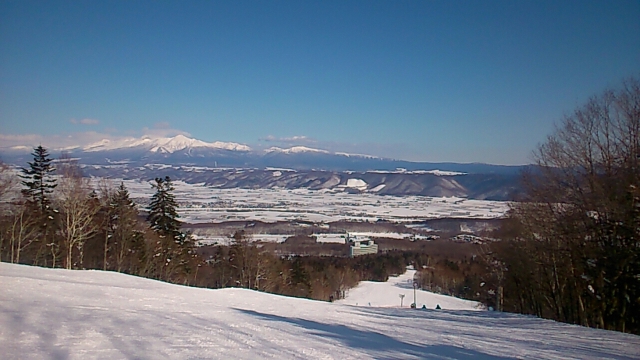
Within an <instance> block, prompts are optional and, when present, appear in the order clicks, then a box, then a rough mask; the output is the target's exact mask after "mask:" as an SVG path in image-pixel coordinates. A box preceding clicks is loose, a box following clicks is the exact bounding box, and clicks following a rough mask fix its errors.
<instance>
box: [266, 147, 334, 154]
mask: <svg viewBox="0 0 640 360" xmlns="http://www.w3.org/2000/svg"><path fill="white" fill-rule="evenodd" d="M264 152H265V153H281V154H301V153H317V154H330V152H329V151H327V150H321V149H313V148H310V147H306V146H293V147H290V148H288V149H282V148H279V147H276V146H274V147H270V148H268V149H266V150H265V151H264Z"/></svg>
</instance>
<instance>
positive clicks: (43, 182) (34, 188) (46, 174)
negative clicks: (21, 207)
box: [20, 145, 57, 214]
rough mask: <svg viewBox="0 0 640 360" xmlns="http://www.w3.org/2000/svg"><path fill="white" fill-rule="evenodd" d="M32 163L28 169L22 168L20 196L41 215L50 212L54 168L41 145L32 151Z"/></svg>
mask: <svg viewBox="0 0 640 360" xmlns="http://www.w3.org/2000/svg"><path fill="white" fill-rule="evenodd" d="M32 155H33V162H29V163H28V164H29V168H28V169H27V168H22V175H20V177H21V178H22V179H23V181H22V185H24V186H25V188H24V189H22V195H23V196H24V197H25V198H26V199H27V202H28V203H29V204H30V205H32V206H34V207H36V208H37V209H39V210H40V212H41V213H42V214H47V213H48V212H51V199H50V194H51V193H53V189H54V188H55V187H56V186H57V184H56V180H55V179H54V178H53V177H52V173H53V172H54V171H55V168H54V167H53V166H52V165H51V158H49V152H48V151H47V149H45V148H44V147H42V145H40V146H38V147H36V148H35V149H34V150H33V153H32Z"/></svg>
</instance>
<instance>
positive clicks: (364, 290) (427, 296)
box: [336, 270, 484, 310]
mask: <svg viewBox="0 0 640 360" xmlns="http://www.w3.org/2000/svg"><path fill="white" fill-rule="evenodd" d="M415 273H416V271H415V270H407V271H406V272H405V273H404V274H402V275H400V276H396V277H390V278H389V280H388V281H387V282H383V283H381V282H375V281H362V282H361V283H360V284H359V285H358V286H356V287H355V288H353V289H351V290H349V291H348V292H347V296H346V297H345V299H342V300H338V301H336V303H339V304H347V305H355V306H372V307H400V306H401V305H402V306H404V307H409V306H411V303H412V302H413V295H414V291H413V276H414V275H415ZM400 295H404V298H403V299H402V300H401V298H400ZM415 295H416V305H417V306H416V307H417V308H418V309H421V308H422V306H423V305H424V306H425V307H426V308H427V309H435V307H436V306H437V305H440V307H441V308H442V309H445V310H484V307H483V306H482V304H480V303H478V302H475V301H469V300H463V299H458V298H455V297H452V296H446V295H440V294H434V293H432V292H429V291H424V290H416V291H415Z"/></svg>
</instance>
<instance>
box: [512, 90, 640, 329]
mask: <svg viewBox="0 0 640 360" xmlns="http://www.w3.org/2000/svg"><path fill="white" fill-rule="evenodd" d="M534 155H535V159H536V162H537V165H539V167H538V169H536V170H534V171H532V172H530V173H529V174H527V175H526V176H525V178H524V180H525V182H524V183H525V187H526V195H527V197H526V198H525V199H523V200H524V201H523V202H519V203H515V204H514V206H513V207H512V209H511V212H510V217H511V219H512V220H513V221H514V222H515V223H516V227H517V228H518V231H517V232H516V233H515V234H512V241H511V242H510V243H509V244H508V245H504V244H501V245H500V246H501V247H502V248H503V249H502V250H503V252H502V256H503V260H504V261H505V262H506V263H507V265H508V266H507V268H509V269H510V271H508V272H507V274H506V276H507V278H506V279H505V281H507V283H508V284H510V285H509V286H510V287H509V288H508V291H509V293H508V294H505V295H506V296H507V297H510V300H509V301H510V306H511V309H512V310H517V309H518V308H519V309H520V310H521V311H524V312H529V313H535V314H537V315H540V316H545V317H550V318H554V319H557V320H561V321H566V322H572V323H577V324H582V325H586V326H594V327H600V328H606V329H614V330H619V331H631V332H636V333H637V332H640V320H638V319H640V312H639V311H638V309H639V308H640V306H639V305H640V226H639V225H640V200H639V199H640V198H639V195H640V194H639V193H638V189H640V81H639V80H637V79H631V80H628V81H626V82H625V83H624V84H623V86H622V87H621V88H620V89H618V90H609V91H606V92H604V93H603V94H602V95H600V96H597V97H593V98H592V99H590V100H589V101H588V102H587V103H586V104H585V105H584V106H582V107H580V108H578V109H577V110H576V111H575V112H574V113H573V114H571V115H569V116H566V117H565V118H564V119H563V121H562V122H561V123H560V124H559V125H558V126H557V128H556V130H555V132H554V133H553V134H552V135H551V136H549V137H548V139H547V141H546V142H545V143H544V144H542V145H541V146H540V147H539V148H538V149H537V151H536V152H535V153H534ZM509 247H511V248H512V249H511V250H506V249H507V248H509ZM523 253H524V254H526V258H523V257H522V256H520V255H518V254H523ZM507 254H510V255H509V256H506V255H507ZM527 288H529V289H531V288H533V289H536V291H535V293H534V294H531V293H530V292H529V291H528V290H527Z"/></svg>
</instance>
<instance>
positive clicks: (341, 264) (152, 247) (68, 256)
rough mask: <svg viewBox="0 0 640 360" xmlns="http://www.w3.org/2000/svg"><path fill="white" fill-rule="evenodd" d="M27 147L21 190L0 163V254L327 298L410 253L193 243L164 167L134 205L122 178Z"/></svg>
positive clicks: (237, 236)
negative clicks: (325, 252) (143, 203)
mask: <svg viewBox="0 0 640 360" xmlns="http://www.w3.org/2000/svg"><path fill="white" fill-rule="evenodd" d="M32 155H33V161H32V162H29V163H28V166H27V167H25V168H23V169H21V171H20V174H19V180H20V181H19V183H20V184H19V185H21V186H20V187H21V188H22V189H21V191H20V196H17V197H13V198H11V197H8V196H6V195H8V194H7V193H8V192H9V189H10V188H11V187H16V185H18V184H16V183H17V182H18V181H15V179H14V178H12V177H11V176H10V175H11V172H10V171H9V169H8V168H7V167H6V166H3V167H2V169H1V170H2V171H0V198H4V199H1V200H2V202H0V204H1V205H2V206H1V208H0V209H1V216H0V260H2V261H5V262H11V263H20V264H30V265H37V266H44V267H58V268H66V269H100V270H108V271H117V272H122V273H127V274H132V275H137V276H143V277H148V278H152V279H158V280H163V281H168V282H172V283H178V284H185V285H191V286H201V287H209V288H222V287H243V288H249V289H255V290H259V291H266V292H271V293H277V294H283V295H290V296H298V297H306V298H313V299H318V300H326V301H331V300H334V299H339V298H341V297H344V295H345V293H346V291H347V290H348V289H349V288H351V287H354V286H355V285H357V284H358V283H359V282H360V281H362V280H376V281H385V280H387V278H388V277H389V276H390V275H397V274H401V273H403V272H404V271H405V268H406V265H407V264H409V263H411V262H412V261H414V259H416V258H418V257H419V255H418V253H411V252H392V253H386V254H379V255H371V256H364V257H358V258H353V259H351V258H339V257H320V256H315V257H314V256H278V255H276V254H274V253H273V252H270V251H267V250H265V249H264V248H263V247H262V244H259V243H255V242H254V241H252V239H251V235H250V234H247V233H244V232H243V231H238V232H236V233H234V234H230V237H231V238H232V243H231V245H230V246H204V247H196V246H195V244H194V241H193V240H192V238H191V236H190V234H187V233H185V232H183V231H182V230H181V226H182V223H181V222H180V220H179V215H178V213H177V211H176V210H177V207H178V205H177V203H176V200H175V198H174V195H173V191H174V187H173V184H172V181H171V179H170V178H169V177H165V178H156V179H155V181H154V182H153V183H152V187H153V188H154V190H155V192H154V195H153V196H152V197H151V199H150V202H149V205H148V206H147V207H146V209H145V210H144V211H139V210H138V207H137V206H136V204H135V203H134V202H133V200H132V199H131V197H130V194H129V192H128V190H127V188H126V187H125V186H124V184H122V183H121V184H120V185H119V186H114V185H112V184H110V183H108V182H105V181H102V182H100V183H99V184H98V185H97V186H96V185H95V184H94V185H93V186H92V184H91V183H90V179H88V178H86V177H83V176H82V173H81V170H80V168H79V166H78V164H77V163H75V162H74V161H72V160H70V159H68V158H65V157H64V156H63V157H62V158H61V159H58V160H57V161H53V160H52V159H51V158H50V156H49V153H48V151H47V150H46V149H45V148H43V147H42V146H38V147H36V148H35V149H34V151H33V154H32ZM54 165H55V166H54ZM7 198H9V199H7Z"/></svg>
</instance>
